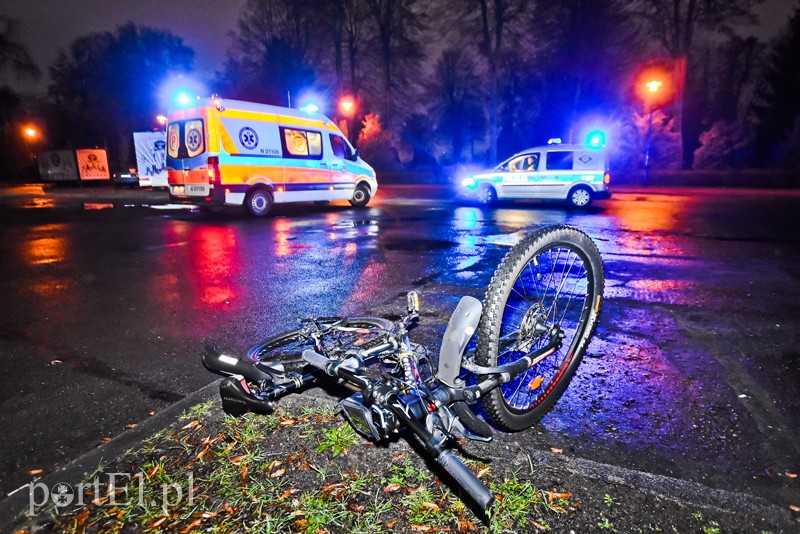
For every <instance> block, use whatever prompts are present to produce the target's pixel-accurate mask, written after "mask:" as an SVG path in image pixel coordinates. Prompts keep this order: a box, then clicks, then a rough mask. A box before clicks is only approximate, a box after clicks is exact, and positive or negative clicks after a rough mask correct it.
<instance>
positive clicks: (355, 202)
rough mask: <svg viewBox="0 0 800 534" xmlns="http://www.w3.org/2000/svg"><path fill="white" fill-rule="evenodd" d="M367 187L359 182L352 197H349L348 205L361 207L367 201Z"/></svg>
mask: <svg viewBox="0 0 800 534" xmlns="http://www.w3.org/2000/svg"><path fill="white" fill-rule="evenodd" d="M369 199H370V196H369V188H368V187H367V186H366V185H364V184H361V185H359V186H358V187H356V191H355V193H353V198H352V199H350V205H351V206H355V207H356V208H363V207H364V206H366V205H367V203H368V202H369Z"/></svg>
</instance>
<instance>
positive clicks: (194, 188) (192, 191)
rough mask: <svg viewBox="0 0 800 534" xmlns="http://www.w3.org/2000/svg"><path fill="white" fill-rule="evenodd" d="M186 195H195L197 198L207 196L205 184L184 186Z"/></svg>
mask: <svg viewBox="0 0 800 534" xmlns="http://www.w3.org/2000/svg"><path fill="white" fill-rule="evenodd" d="M186 194H187V195H197V196H207V195H208V185H207V184H197V185H187V186H186Z"/></svg>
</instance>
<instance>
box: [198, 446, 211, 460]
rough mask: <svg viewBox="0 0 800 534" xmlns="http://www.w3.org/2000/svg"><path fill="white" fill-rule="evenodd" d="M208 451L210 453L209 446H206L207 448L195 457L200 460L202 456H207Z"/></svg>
mask: <svg viewBox="0 0 800 534" xmlns="http://www.w3.org/2000/svg"><path fill="white" fill-rule="evenodd" d="M206 453H208V446H206V448H205V449H203V451H202V452H201V453H200V454H198V455H197V458H195V460H199V459H200V458H202V457H203V456H205V455H206Z"/></svg>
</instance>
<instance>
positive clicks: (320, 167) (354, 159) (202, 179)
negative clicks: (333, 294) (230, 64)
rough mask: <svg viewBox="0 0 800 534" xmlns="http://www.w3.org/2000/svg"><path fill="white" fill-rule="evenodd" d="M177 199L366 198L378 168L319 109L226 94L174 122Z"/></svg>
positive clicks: (261, 202)
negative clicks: (281, 104)
mask: <svg viewBox="0 0 800 534" xmlns="http://www.w3.org/2000/svg"><path fill="white" fill-rule="evenodd" d="M167 174H168V181H169V193H170V199H171V200H172V201H173V202H181V203H192V204H196V205H199V206H201V207H204V208H207V209H208V210H211V211H219V210H222V209H224V208H225V207H226V206H242V205H244V206H245V208H246V209H247V210H248V211H249V212H250V213H251V214H252V215H254V216H257V217H263V216H265V215H267V214H268V213H269V211H270V209H271V207H272V205H273V204H280V203H284V202H306V201H308V202H310V201H314V202H326V201H331V200H347V201H349V202H350V204H351V205H353V206H355V207H362V206H366V205H367V203H368V202H369V201H370V199H371V198H372V197H373V196H375V193H376V192H377V191H378V182H377V179H376V175H375V170H374V169H373V168H372V167H371V166H370V165H369V164H368V163H367V162H365V161H364V160H363V159H361V157H360V156H359V154H358V150H356V149H354V148H353V147H352V146H351V145H350V143H349V142H348V140H347V138H346V137H345V136H344V134H342V132H341V131H340V130H339V128H337V127H336V125H335V124H334V123H333V122H332V121H331V120H330V119H329V118H327V117H325V116H324V115H322V114H321V113H318V112H316V111H310V110H307V111H302V110H297V109H291V108H284V107H279V106H271V105H266V104H256V103H251V102H242V101H237V100H223V99H222V98H220V97H219V96H217V95H214V96H212V97H210V98H207V99H197V100H196V102H195V103H192V102H191V100H190V102H189V103H188V105H187V106H185V107H181V108H179V109H175V110H172V111H171V112H170V113H169V116H168V122H167Z"/></svg>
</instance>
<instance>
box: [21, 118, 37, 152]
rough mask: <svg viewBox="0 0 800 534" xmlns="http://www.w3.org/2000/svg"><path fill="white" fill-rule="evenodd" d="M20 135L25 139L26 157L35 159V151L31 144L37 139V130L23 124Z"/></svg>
mask: <svg viewBox="0 0 800 534" xmlns="http://www.w3.org/2000/svg"><path fill="white" fill-rule="evenodd" d="M22 137H23V138H24V139H25V145H26V146H27V147H28V157H29V158H30V159H31V160H35V159H36V153H35V152H34V151H33V146H34V144H35V143H36V141H38V140H39V130H38V129H36V127H34V126H31V125H27V126H23V127H22Z"/></svg>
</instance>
